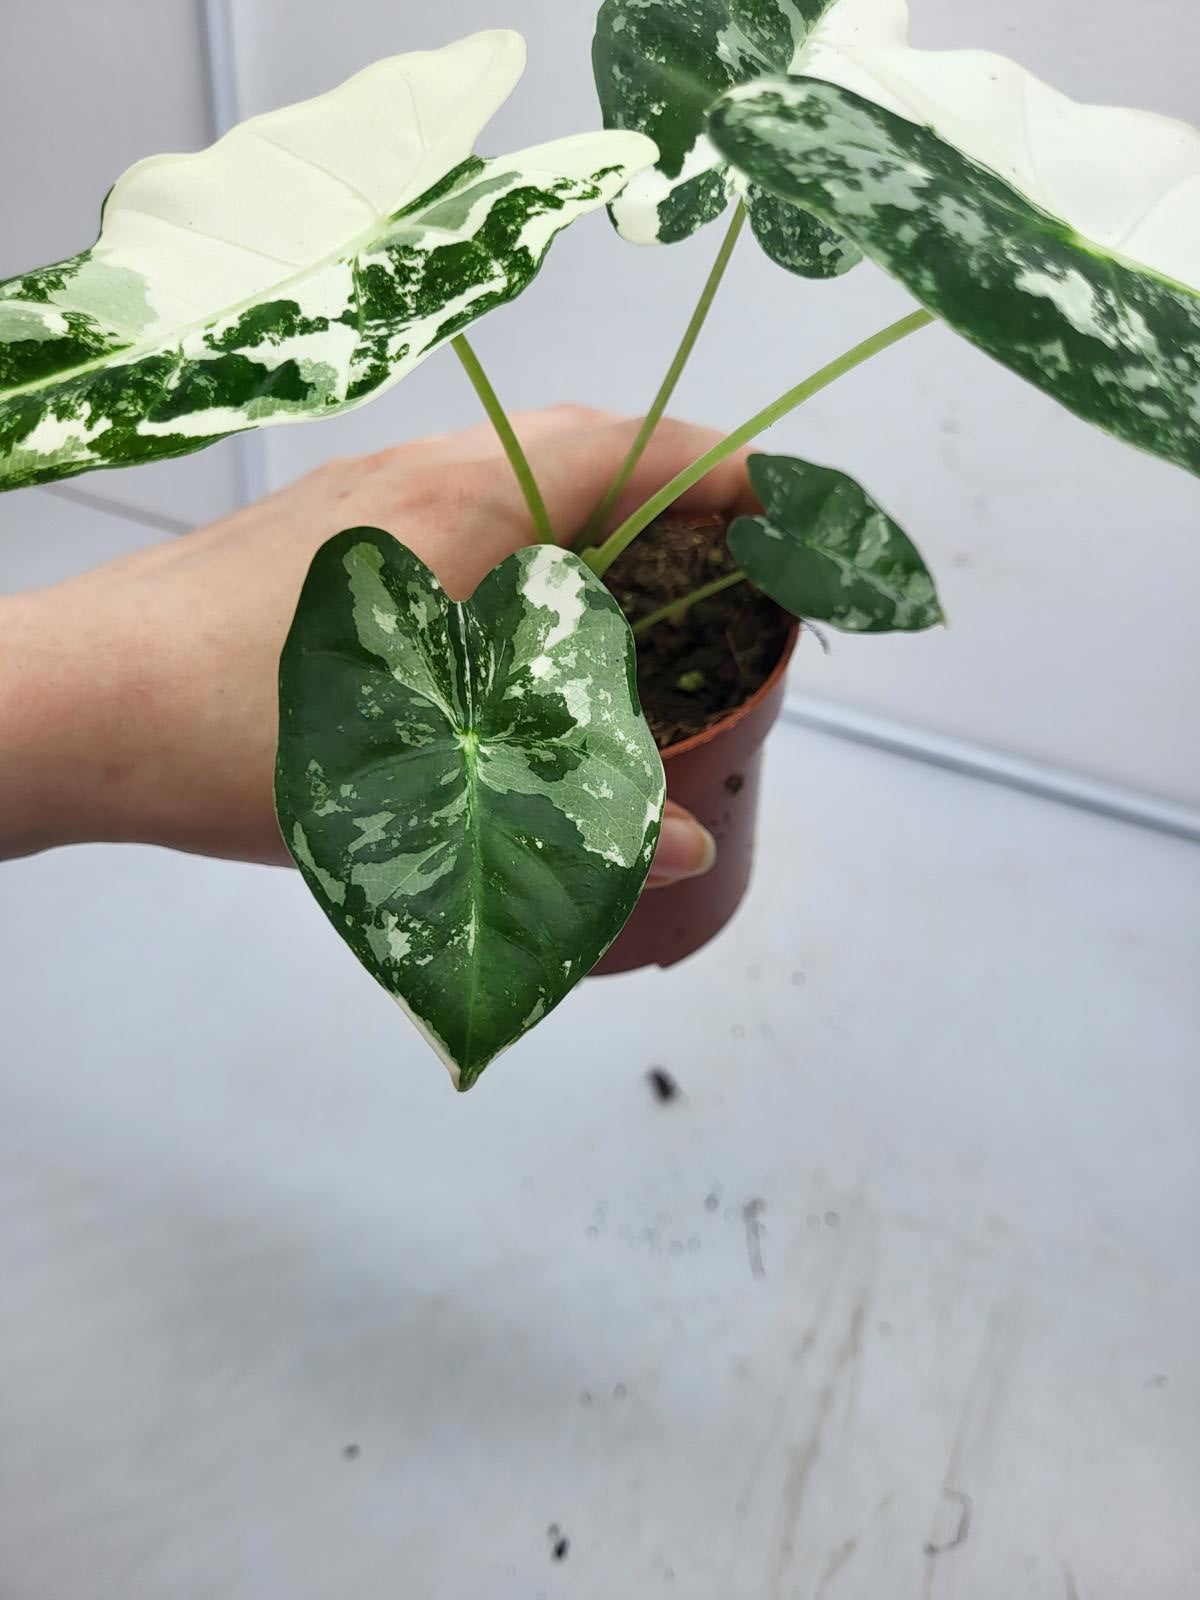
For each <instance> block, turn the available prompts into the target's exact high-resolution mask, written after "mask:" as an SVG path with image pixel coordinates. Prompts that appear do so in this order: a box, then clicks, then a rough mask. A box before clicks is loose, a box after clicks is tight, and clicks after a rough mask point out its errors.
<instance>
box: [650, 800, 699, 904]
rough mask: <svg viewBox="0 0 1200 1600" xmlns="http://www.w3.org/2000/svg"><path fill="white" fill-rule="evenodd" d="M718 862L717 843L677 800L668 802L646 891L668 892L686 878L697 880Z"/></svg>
mask: <svg viewBox="0 0 1200 1600" xmlns="http://www.w3.org/2000/svg"><path fill="white" fill-rule="evenodd" d="M716 859H717V841H716V840H715V839H714V838H713V836H712V834H711V833H709V831H708V829H707V828H705V827H703V826H701V824H700V823H699V822H697V821H696V819H695V817H693V816H692V815H691V813H690V812H688V811H685V810H684V809H683V807H682V806H680V805H676V803H675V801H674V800H668V801H667V805H666V810H665V811H664V813H663V824H662V831H661V832H660V834H659V836H658V849H657V850H656V851H655V854H654V860H653V862H651V865H650V876H649V877H648V878H647V880H646V887H647V888H648V889H667V888H669V887H670V886H671V884H673V883H681V882H682V881H683V880H684V879H685V878H698V877H700V876H701V874H702V873H705V872H707V871H708V870H709V869H710V868H711V866H712V865H713V863H714V861H716Z"/></svg>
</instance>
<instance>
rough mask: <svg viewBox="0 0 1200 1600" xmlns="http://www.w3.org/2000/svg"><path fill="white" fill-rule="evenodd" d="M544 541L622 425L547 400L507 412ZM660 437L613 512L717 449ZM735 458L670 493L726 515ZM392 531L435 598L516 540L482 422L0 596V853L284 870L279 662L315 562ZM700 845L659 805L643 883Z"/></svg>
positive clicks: (669, 876)
mask: <svg viewBox="0 0 1200 1600" xmlns="http://www.w3.org/2000/svg"><path fill="white" fill-rule="evenodd" d="M513 420H514V426H515V427H516V430H517V433H518V435H519V437H520V439H521V442H522V445H523V447H524V448H525V450H526V452H527V454H528V456H529V460H530V463H531V465H532V467H533V470H534V473H535V475H536V477H537V479H538V482H539V484H540V486H541V489H542V493H543V495H544V497H545V500H546V504H547V508H548V510H549V513H550V517H551V521H552V524H553V526H554V528H555V530H556V532H557V534H558V537H559V539H560V540H561V541H562V542H564V543H570V542H573V540H574V539H575V538H576V537H577V536H578V534H579V532H580V531H581V529H582V528H583V525H584V523H585V522H586V520H587V518H588V516H589V515H590V513H591V510H592V507H593V506H594V505H595V504H596V502H597V501H598V500H599V498H600V496H601V494H602V493H603V491H604V489H605V487H606V485H607V484H608V482H609V481H610V480H611V478H612V476H613V475H614V474H615V472H616V470H617V468H618V466H619V465H620V463H621V461H622V460H623V459H624V456H625V453H626V451H627V449H628V447H629V445H630V443H631V441H632V439H633V436H634V433H635V432H636V429H637V425H638V424H637V422H636V421H631V420H627V419H625V418H621V417H617V416H614V415H612V414H611V413H606V412H598V411H590V410H586V409H584V408H580V407H575V406H557V407H554V408H552V409H550V410H546V411H538V412H532V413H528V414H526V415H524V416H518V417H516V418H514V419H513ZM716 438H717V435H715V434H712V433H710V432H708V430H706V429H702V428H696V427H691V426H689V425H687V424H684V423H679V422H671V421H666V422H664V423H662V424H661V425H660V427H659V429H658V431H657V433H656V435H655V437H654V440H653V441H652V443H651V445H650V447H649V449H648V450H647V452H646V454H645V455H644V456H643V458H642V460H641V462H640V464H639V466H638V469H637V471H636V472H635V474H634V476H633V478H632V480H631V481H630V483H629V485H628V486H627V488H626V489H625V491H624V493H623V494H622V496H621V499H620V501H619V502H618V504H617V506H616V507H615V509H614V512H613V521H614V522H615V521H618V520H620V518H621V517H623V516H624V515H626V514H627V513H628V512H629V511H632V510H633V509H634V508H635V507H636V506H637V505H638V504H640V503H641V502H642V501H643V500H645V499H646V498H647V497H648V496H649V495H650V494H651V493H653V492H654V490H655V489H656V488H658V487H659V486H660V485H661V484H662V483H664V482H666V481H667V480H669V479H670V478H672V477H673V476H674V475H675V473H676V472H678V471H679V470H680V469H681V468H682V467H684V466H686V465H687V464H688V463H689V462H691V461H692V460H694V459H695V458H696V457H697V456H698V455H700V454H701V453H702V452H703V451H704V450H706V449H708V448H709V446H710V445H712V444H713V443H714V442H715V441H716ZM748 496H749V490H748V486H747V482H746V475H745V466H744V461H743V459H742V458H734V459H731V460H729V461H727V462H725V463H724V464H723V465H722V466H720V467H718V468H717V469H716V470H715V471H714V472H712V473H710V474H709V476H708V477H707V478H705V479H704V481H703V482H702V483H700V484H698V485H697V486H696V487H695V488H693V489H692V490H690V491H689V492H688V493H687V494H686V495H685V496H683V498H682V500H681V502H680V503H681V505H682V506H684V507H685V508H687V509H689V510H694V511H728V512H729V513H731V514H732V513H734V512H735V511H740V510H742V509H744V508H745V507H746V505H747V504H748ZM363 525H369V526H373V527H380V528H383V529H385V530H387V531H388V532H390V533H392V534H394V535H395V536H396V537H397V538H398V539H400V540H401V541H402V542H403V543H404V544H406V545H407V546H408V547H409V548H410V549H411V550H413V551H414V552H415V553H416V554H417V555H419V556H420V557H421V559H422V560H423V561H425V562H426V563H427V564H428V565H429V566H430V567H431V568H432V570H433V571H434V572H435V573H436V574H437V576H438V578H439V579H440V580H441V582H442V583H443V585H444V586H445V587H446V589H447V590H448V591H449V593H450V594H451V595H452V596H453V597H454V598H455V599H465V598H466V597H467V596H468V595H470V594H471V592H472V591H473V590H474V588H475V586H476V584H477V583H478V582H479V580H480V579H481V578H483V577H484V576H485V574H486V573H488V572H489V571H490V570H491V569H492V567H493V566H495V565H496V563H497V562H499V561H501V560H503V559H504V557H505V556H506V555H509V554H510V553H511V552H512V551H513V550H516V549H519V548H520V547H521V546H522V545H526V544H528V543H530V541H531V538H532V534H531V530H530V525H529V518H528V513H527V511H526V508H525V505H524V502H523V500H522V499H521V496H520V492H519V490H518V488H517V486H516V483H515V481H514V479H513V477H512V473H511V469H510V468H509V465H508V463H507V461H506V460H505V458H504V456H503V454H502V452H501V450H500V447H499V444H498V442H497V441H496V439H495V436H494V434H493V433H492V430H491V428H490V426H488V425H487V424H482V425H480V426H479V427H476V428H472V429H469V430H468V431H467V432H465V433H460V434H455V435H440V436H437V437H435V438H429V439H422V440H419V441H416V442H415V443H412V444H406V445H399V446H396V447H394V448H392V449H389V450H384V451H381V452H379V453H378V454H376V455H371V456H362V457H353V458H346V459H341V460H336V461H331V462H329V463H327V464H326V465H325V466H322V467H320V468H318V469H317V470H316V471H315V472H313V473H310V474H309V475H308V476H307V477H305V478H302V479H300V480H299V481H298V482H296V483H294V484H291V485H289V486H288V487H287V488H285V489H282V490H280V491H278V492H277V493H275V494H273V495H270V496H268V497H267V498H265V499H263V500H260V501H258V502H257V503H256V504H254V505H251V506H247V507H245V508H244V509H243V510H241V511H237V512H235V513H233V515H231V516H229V517H225V518H223V519H222V520H221V521H219V522H215V523H213V524H211V525H210V526H208V527H206V528H202V529H199V530H198V531H197V532H195V533H191V534H186V535H184V536H183V537H181V538H177V539H173V540H170V541H168V542H165V543H163V544H160V545H156V546H154V547H152V548H151V549H149V550H145V551H141V552H138V553H137V554H135V555H129V556H124V557H122V558H121V559H120V560H117V561H114V562H111V563H110V564H108V565H107V566H104V567H100V568H97V569H96V570H95V571H93V572H89V573H86V574H84V575H83V576H82V577H79V578H75V579H72V580H71V581H70V582H68V583H64V584H60V585H58V586H56V587H55V588H53V589H45V590H39V591H35V592H33V593H31V594H25V595H16V596H12V597H10V598H9V599H7V600H3V601H0V744H2V745H3V748H4V749H5V752H6V756H5V761H4V763H3V771H2V772H0V857H2V856H5V855H9V856H14V855H23V854H28V853H29V852H31V851H34V850H40V849H46V848H48V847H50V846H52V845H58V844H66V843H76V842H82V841H86V840H127V841H140V842H144V843H153V844H162V845H168V846H170V847H172V848H174V849H179V850H190V851H196V852H200V853H203V854H206V855H215V856H226V857H231V858H234V859H239V860H253V861H266V862H276V863H281V864H286V863H287V862H288V861H289V860H290V858H289V856H288V854H287V851H286V849H285V847H284V845H283V841H282V839H281V838H280V836H279V831H278V827H277V825H276V822H275V811H274V802H273V776H274V763H275V738H276V730H277V723H278V709H277V703H276V696H277V671H278V662H279V653H280V650H281V649H282V647H283V642H284V639H285V637H286V635H287V630H288V627H289V626H290V624H291V620H292V615H293V613H294V611H295V607H296V601H297V598H298V597H299V593H300V588H301V585H302V583H303V581H304V577H305V574H306V573H307V571H308V567H309V563H310V562H311V560H312V557H313V555H314V553H315V552H316V550H317V548H318V547H319V546H320V545H321V544H322V543H324V541H325V540H326V539H328V538H329V537H330V536H331V535H332V534H334V533H337V532H338V531H340V530H341V529H343V528H350V527H357V526H363ZM714 854H715V846H714V845H713V843H712V840H711V838H710V836H709V835H708V833H707V832H706V831H705V830H704V829H703V828H701V827H700V825H699V823H697V822H695V821H694V820H693V819H692V818H690V817H689V816H688V814H687V813H686V812H684V811H682V809H681V808H680V807H678V806H675V805H673V804H670V803H669V804H668V809H667V815H666V818H665V819H664V824H663V832H662V837H661V840H660V845H659V852H658V855H657V857H656V858H655V862H654V865H653V867H652V869H651V874H650V879H649V883H650V885H651V886H656V885H662V884H667V883H671V882H675V881H678V880H679V879H680V878H683V877H689V876H693V875H695V874H697V873H699V872H703V871H706V870H707V868H708V867H710V866H711V865H712V861H713V857H714Z"/></svg>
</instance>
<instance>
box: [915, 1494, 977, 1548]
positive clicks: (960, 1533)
mask: <svg viewBox="0 0 1200 1600" xmlns="http://www.w3.org/2000/svg"><path fill="white" fill-rule="evenodd" d="M942 1493H943V1494H944V1495H945V1496H946V1499H947V1500H952V1501H953V1502H954V1504H955V1505H956V1506H957V1507H958V1508H959V1514H958V1527H957V1528H956V1529H955V1530H954V1535H953V1537H952V1538H950V1539H947V1540H946V1542H945V1543H944V1544H933V1543H932V1542H930V1543H929V1544H927V1545H926V1546H925V1554H926V1555H927V1556H944V1555H945V1554H946V1552H947V1551H948V1550H957V1549H958V1547H959V1545H960V1544H966V1542H967V1535H968V1534H969V1533H970V1531H971V1517H972V1515H973V1514H974V1511H975V1504H974V1502H973V1501H972V1499H971V1496H970V1495H969V1494H964V1493H963V1492H962V1490H961V1489H951V1488H950V1486H949V1484H947V1485H946V1487H945V1489H943V1490H942Z"/></svg>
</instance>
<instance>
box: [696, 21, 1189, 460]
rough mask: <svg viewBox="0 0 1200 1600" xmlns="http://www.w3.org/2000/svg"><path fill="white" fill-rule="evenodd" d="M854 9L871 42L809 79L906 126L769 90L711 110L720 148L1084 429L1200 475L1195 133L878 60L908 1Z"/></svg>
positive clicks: (787, 82) (989, 76)
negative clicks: (883, 22)
mask: <svg viewBox="0 0 1200 1600" xmlns="http://www.w3.org/2000/svg"><path fill="white" fill-rule="evenodd" d="M841 8H842V9H841V10H840V12H839V14H840V15H842V16H843V17H852V16H858V17H860V18H861V19H862V23H861V30H860V31H857V32H856V31H854V30H849V31H848V33H847V37H846V41H845V43H844V48H843V49H842V50H841V51H840V52H837V51H835V50H834V49H833V48H832V45H830V44H828V43H827V44H826V46H825V47H823V48H822V49H821V50H817V49H815V47H814V53H813V64H814V65H816V66H820V68H821V70H822V71H823V72H825V73H827V74H832V73H833V72H834V71H835V70H837V72H838V73H839V75H840V76H841V77H843V78H846V79H850V80H853V81H854V82H855V83H856V84H858V85H859V87H861V88H868V89H870V90H872V91H873V92H877V93H880V94H881V95H882V94H884V93H885V91H886V97H887V98H889V99H890V100H891V101H892V102H893V103H895V104H898V105H900V106H901V107H902V108H903V111H902V113H901V112H897V111H894V110H892V109H889V107H887V106H884V105H880V104H877V103H875V102H874V101H873V100H868V99H865V98H863V96H862V95H861V94H860V93H858V92H857V91H856V90H852V89H849V88H846V87H844V86H843V85H842V84H835V83H833V82H831V81H828V78H822V79H818V78H807V77H793V78H780V79H775V80H773V81H772V80H763V81H762V82H760V83H758V84H756V85H754V86H753V87H752V88H749V89H736V90H734V91H732V92H731V93H730V94H729V95H728V96H727V97H726V98H725V99H724V100H723V101H722V102H721V103H720V104H719V105H718V106H717V107H716V108H715V110H714V112H713V114H712V117H711V119H710V131H711V133H712V137H713V139H714V141H715V142H716V144H717V145H718V146H719V147H720V148H721V150H722V151H723V152H724V154H725V155H726V156H727V157H728V158H729V159H730V160H731V161H733V162H735V163H736V164H737V165H738V166H739V168H740V169H741V170H742V171H743V172H744V173H746V174H747V175H748V176H749V177H750V178H752V179H753V180H754V181H755V182H757V183H760V184H762V185H763V186H764V187H765V188H766V189H768V190H769V191H770V192H772V193H774V194H778V195H780V196H782V197H783V198H784V199H786V200H789V201H791V202H793V203H795V204H798V205H802V206H804V207H806V208H808V209H810V210H811V211H813V212H814V213H815V214H816V215H818V216H820V217H823V218H825V219H826V220H827V221H828V222H829V223H830V224H832V225H834V226H836V227H838V228H840V229H841V230H842V231H844V232H845V233H846V234H847V235H848V236H849V237H850V238H851V239H853V240H854V241H855V243H856V244H858V245H859V246H860V247H861V248H862V249H863V250H864V251H865V252H866V253H867V254H868V255H870V256H871V257H872V258H873V259H874V260H875V261H877V262H878V263H879V264H880V265H881V266H882V267H884V268H885V269H886V270H887V271H889V272H891V273H892V274H893V275H894V276H895V277H897V278H899V279H900V280H901V282H903V283H904V284H905V285H906V287H907V288H909V289H910V290H911V291H912V293H913V294H914V295H915V296H916V297H917V298H918V299H919V300H920V301H921V303H922V304H923V305H924V306H926V307H927V308H928V310H930V311H931V312H933V313H934V314H935V315H936V316H938V317H940V318H941V319H942V320H943V321H944V322H946V323H947V324H948V325H949V326H951V327H952V328H954V329H956V330H957V331H958V332H959V333H961V334H963V335H964V337H966V338H967V339H969V340H971V342H972V343H974V344H976V345H978V346H979V347H980V348H981V349H983V350H985V351H987V353H988V354H989V355H992V356H994V357H995V358H996V359H997V360H998V361H1001V362H1003V363H1004V364H1005V365H1006V366H1008V367H1011V368H1012V370H1013V371H1015V372H1017V373H1019V374H1020V375H1021V376H1022V377H1024V378H1026V379H1028V380H1029V381H1030V382H1031V383H1034V384H1036V385H1037V386H1038V387H1039V388H1040V389H1042V390H1044V391H1045V392H1046V393H1047V394H1049V395H1052V396H1053V397H1054V398H1055V399H1056V400H1058V401H1060V402H1061V403H1062V404H1063V405H1064V406H1066V407H1068V408H1069V409H1070V410H1072V411H1074V412H1075V413H1076V414H1077V415H1079V416H1081V417H1083V418H1085V419H1086V420H1088V421H1089V422H1093V423H1095V424H1096V425H1097V426H1099V427H1101V428H1104V429H1106V430H1107V431H1108V432H1109V433H1112V434H1114V435H1115V436H1116V437H1117V438H1120V439H1123V440H1125V441H1126V442H1128V443H1130V444H1133V445H1136V446H1138V447H1139V448H1141V449H1143V450H1147V451H1149V452H1151V453H1153V454H1155V455H1159V456H1162V457H1164V458H1165V459H1166V460H1169V461H1173V462H1176V463H1177V464H1179V465H1181V466H1184V467H1187V468H1189V469H1190V470H1191V471H1193V472H1200V133H1197V132H1196V131H1195V130H1194V129H1191V128H1189V127H1187V126H1185V125H1184V124H1182V123H1177V122H1170V121H1168V120H1167V119H1165V118H1162V117H1157V116H1153V115H1150V114H1143V113H1138V112H1132V111H1119V110H1108V109H1104V108H1098V107H1094V106H1078V105H1075V104H1074V103H1073V102H1071V101H1069V100H1067V99H1065V98H1064V97H1063V96H1061V95H1058V94H1056V93H1055V92H1054V91H1053V90H1050V89H1047V88H1046V87H1045V86H1044V85H1041V84H1038V83H1036V82H1035V81H1034V80H1032V79H1029V78H1028V77H1027V75H1026V74H1024V73H1023V72H1022V71H1021V69H1020V68H1018V67H1016V66H1014V65H1013V64H1012V63H1011V62H1003V61H1000V60H999V59H998V58H995V57H982V56H979V55H956V56H936V57H932V58H931V57H928V56H925V55H923V53H922V52H919V51H913V50H909V49H908V48H907V46H905V45H903V43H902V42H899V41H897V40H892V42H891V43H890V44H886V46H885V45H879V46H877V47H876V48H869V46H870V41H871V39H872V37H873V36H872V34H871V33H870V31H869V29H868V27H867V22H868V20H870V19H872V18H873V19H875V20H876V21H878V20H880V19H883V18H889V17H890V18H892V19H893V21H894V22H896V24H897V26H899V19H900V18H901V17H902V16H903V12H904V8H903V6H902V5H901V4H900V0H841ZM832 15H833V14H832V13H831V18H832ZM829 27H830V29H832V28H833V22H832V21H831V22H830V23H829ZM864 63H866V64H864ZM917 117H920V118H922V119H924V120H923V121H916V120H913V119H914V118H917Z"/></svg>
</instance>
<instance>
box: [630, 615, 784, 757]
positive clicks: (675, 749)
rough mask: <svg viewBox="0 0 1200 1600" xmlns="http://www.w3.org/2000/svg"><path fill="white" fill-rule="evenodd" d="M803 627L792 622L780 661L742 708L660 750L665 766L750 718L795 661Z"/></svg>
mask: <svg viewBox="0 0 1200 1600" xmlns="http://www.w3.org/2000/svg"><path fill="white" fill-rule="evenodd" d="M801 625H802V624H801V619H800V618H799V617H794V618H793V619H792V626H791V629H790V630H789V632H788V636H787V638H786V639H785V640H784V644H783V649H782V650H781V651H780V654H779V660H778V661H777V662H776V663H775V665H774V666H773V667H772V668H771V671H770V674H769V675H768V676H767V677H766V678H764V680H763V681H762V683H761V684H759V686H758V688H757V689H756V690H755V691H754V693H753V694H752V695H751V696H750V698H749V699H748V700H743V701H742V703H741V705H740V706H734V708H733V710H732V711H730V712H728V713H727V714H726V715H725V716H723V717H722V718H721V720H720V722H714V723H713V725H712V727H711V728H704V729H702V730H701V731H700V732H699V733H693V734H692V735H691V736H690V737H689V738H687V739H680V741H679V743H678V744H669V745H668V746H667V748H666V749H665V750H660V751H659V752H658V753H659V755H660V757H661V758H662V760H663V763H664V764H665V763H666V762H668V761H670V760H671V758H672V757H673V756H685V755H688V754H690V753H691V751H693V750H699V749H700V748H701V747H702V746H703V745H706V744H711V743H712V741H713V740H714V739H716V738H718V737H719V736H720V735H721V734H722V733H724V732H725V731H726V730H727V729H728V728H731V727H733V725H734V723H736V722H740V721H741V720H742V718H743V717H747V716H749V715H750V713H751V712H752V711H753V710H754V709H755V708H756V707H757V706H759V705H761V704H762V702H763V701H764V700H765V699H766V698H767V696H768V695H769V694H770V693H771V691H772V689H774V688H775V686H776V685H777V684H778V682H779V680H780V678H782V677H783V675H784V673H785V672H786V671H787V668H788V663H789V662H790V661H791V659H792V653H793V651H794V650H795V648H796V644H797V641H798V640H799V638H800V628H801Z"/></svg>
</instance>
